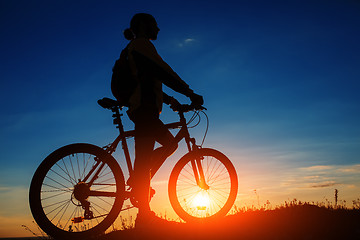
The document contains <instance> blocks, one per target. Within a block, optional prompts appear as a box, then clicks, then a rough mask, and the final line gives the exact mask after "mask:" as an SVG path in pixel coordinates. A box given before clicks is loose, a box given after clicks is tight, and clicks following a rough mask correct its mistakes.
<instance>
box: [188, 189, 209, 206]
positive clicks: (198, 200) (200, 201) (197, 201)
mask: <svg viewBox="0 0 360 240" xmlns="http://www.w3.org/2000/svg"><path fill="white" fill-rule="evenodd" d="M192 204H193V206H194V207H195V208H196V209H197V210H207V209H209V207H210V196H209V194H208V192H206V191H200V192H198V193H197V194H196V196H195V197H194V200H193V201H192Z"/></svg>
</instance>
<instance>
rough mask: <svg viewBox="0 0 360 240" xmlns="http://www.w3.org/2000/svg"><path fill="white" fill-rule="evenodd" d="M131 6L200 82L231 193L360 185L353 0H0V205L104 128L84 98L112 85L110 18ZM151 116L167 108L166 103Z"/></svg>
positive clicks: (21, 212) (351, 191)
mask: <svg viewBox="0 0 360 240" xmlns="http://www.w3.org/2000/svg"><path fill="white" fill-rule="evenodd" d="M137 12H147V13H151V14H153V15H154V16H155V18H156V19H157V21H158V24H159V27H160V29H161V30H160V33H159V38H158V40H156V41H155V42H154V44H155V46H156V47H157V49H158V52H159V53H160V55H161V56H162V57H163V58H164V59H165V60H166V61H167V62H168V63H169V64H170V65H171V66H172V67H173V69H174V70H175V71H176V72H177V73H178V74H179V75H180V76H181V77H182V78H183V79H184V80H185V81H186V82H188V83H189V85H190V86H191V87H192V88H193V89H194V90H195V91H196V92H198V93H199V94H201V95H203V96H204V99H205V106H206V107H207V109H208V111H207V114H208V115H209V117H210V130H209V134H208V137H207V139H206V142H205V145H206V146H209V147H214V148H217V149H219V150H221V151H223V152H225V153H226V154H227V155H229V157H230V158H231V159H232V161H233V162H234V164H235V166H236V168H237V171H238V173H239V180H240V189H239V197H238V198H239V200H238V204H243V203H244V202H246V203H248V204H253V203H254V195H253V192H252V191H253V190H254V189H257V192H258V194H259V195H260V197H261V198H262V199H263V200H265V199H268V200H270V202H275V203H276V202H277V201H278V202H281V201H285V200H287V199H288V198H290V199H292V198H294V197H296V198H298V199H304V200H308V201H323V200H324V199H330V198H332V196H333V190H334V188H338V189H339V198H340V199H341V198H342V199H344V200H346V201H347V202H348V203H351V200H354V199H356V198H358V197H360V196H359V194H358V193H359V190H360V182H359V181H360V179H359V176H360V174H359V173H360V159H359V155H360V126H359V122H360V95H359V87H360V84H359V77H360V68H359V66H360V45H359V42H360V31H359V25H360V3H359V2H358V1H350V0H343V1H340V0H336V1H335V0H334V1H320V0H313V1H300V0H294V1H260V0H259V1H258V0H255V1H229V0H226V1H129V2H127V3H125V2H124V1H52V2H49V1H10V0H5V1H4V0H3V1H0V31H1V36H2V37H1V38H0V53H1V54H0V62H1V64H0V83H1V85H0V86H1V87H0V107H1V118H0V133H1V134H0V144H1V151H0V161H1V164H2V167H1V168H0V204H1V205H2V206H1V208H0V209H1V210H0V217H1V218H2V219H3V218H5V219H7V220H8V222H11V223H14V224H12V225H16V224H15V223H18V222H19V219H27V220H26V221H28V220H29V219H31V215H30V213H29V210H28V206H27V189H28V186H29V184H30V181H31V177H32V174H33V172H34V171H35V169H36V167H37V166H38V165H39V164H40V162H41V161H42V159H43V158H44V157H46V155H48V154H49V153H50V152H52V151H53V150H55V149H56V148H58V147H60V146H62V145H65V144H68V143H73V142H90V143H94V144H97V145H106V144H107V143H109V142H110V141H111V140H112V139H113V138H115V136H116V131H115V128H113V126H112V125H111V115H110V112H107V111H106V110H103V109H101V108H100V107H99V106H98V105H97V103H96V101H97V100H98V99H99V98H102V97H104V96H108V97H111V92H110V78H111V68H112V65H113V63H114V61H115V60H116V58H117V57H118V56H119V53H120V51H121V49H122V48H123V47H124V46H125V45H126V44H127V42H126V41H125V39H124V38H123V36H122V31H123V30H124V29H125V28H127V27H128V26H129V21H130V19H131V17H132V16H133V14H135V13H137ZM166 91H168V93H170V94H171V95H174V96H175V97H178V98H179V99H180V100H182V101H184V102H186V101H187V99H186V98H184V97H182V96H179V95H178V94H177V93H174V92H172V91H171V90H168V89H166ZM162 119H163V120H164V121H165V122H167V121H171V120H175V119H176V115H174V114H173V113H171V111H169V110H167V109H165V110H164V112H163V114H162ZM125 122H126V127H128V128H132V124H131V123H130V122H129V121H128V120H126V119H125ZM203 127H204V126H203V125H202V126H200V127H199V128H198V129H195V130H194V134H195V136H199V137H201V136H202V134H203V130H204V128H203ZM182 153H184V152H182ZM180 155H181V154H180ZM175 157H176V156H175ZM175 157H173V158H175ZM175 161H176V159H173V160H172V161H170V163H169V164H168V165H166V166H164V170H163V173H159V177H158V179H156V181H158V183H159V184H160V183H161V182H163V183H164V182H166V180H167V176H168V175H167V174H168V173H169V171H170V170H169V169H171V167H172V166H173V165H174V163H175ZM163 185H165V186H166V184H163ZM154 200H155V199H154ZM14 202H16V203H17V204H13V203H14ZM10 203H11V204H10ZM156 204H157V203H156V202H155V203H154V206H156ZM20 206H21V207H20ZM159 211H160V212H161V210H159ZM23 221H24V220H23ZM5 229H6V228H2V227H0V235H1V236H8V235H9V233H6V234H7V235H6V234H5Z"/></svg>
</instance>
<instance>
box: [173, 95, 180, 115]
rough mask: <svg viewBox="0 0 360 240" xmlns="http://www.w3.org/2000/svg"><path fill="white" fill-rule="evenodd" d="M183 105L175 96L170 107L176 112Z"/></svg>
mask: <svg viewBox="0 0 360 240" xmlns="http://www.w3.org/2000/svg"><path fill="white" fill-rule="evenodd" d="M180 107H181V104H180V103H179V101H178V100H176V99H175V98H171V100H170V108H171V109H172V110H173V111H174V112H176V111H178V110H179V108H180Z"/></svg>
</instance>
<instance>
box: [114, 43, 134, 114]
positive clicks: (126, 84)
mask: <svg viewBox="0 0 360 240" xmlns="http://www.w3.org/2000/svg"><path fill="white" fill-rule="evenodd" d="M136 86H137V81H136V79H134V77H133V75H132V74H131V68H130V64H129V61H128V48H127V47H126V48H124V49H123V50H122V51H121V54H120V58H119V59H118V60H116V61H115V64H114V67H113V69H112V76H111V92H112V94H113V95H114V97H115V98H116V100H118V102H119V103H120V104H121V105H122V106H127V107H128V106H129V100H130V97H131V95H132V94H133V93H134V91H135V88H136Z"/></svg>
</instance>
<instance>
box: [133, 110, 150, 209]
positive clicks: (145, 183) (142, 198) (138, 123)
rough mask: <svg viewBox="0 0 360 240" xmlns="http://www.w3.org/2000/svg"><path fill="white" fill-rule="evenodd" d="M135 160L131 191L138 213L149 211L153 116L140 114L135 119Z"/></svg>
mask: <svg viewBox="0 0 360 240" xmlns="http://www.w3.org/2000/svg"><path fill="white" fill-rule="evenodd" d="M134 122H135V162H134V176H132V177H131V178H132V180H131V181H132V182H133V186H132V187H133V191H134V194H135V198H136V200H137V201H138V204H139V213H142V212H150V206H149V189H150V159H151V156H152V152H153V149H154V145H155V137H154V131H152V130H153V129H154V128H153V127H152V125H153V124H152V123H153V122H154V117H153V116H151V115H148V114H142V115H141V116H138V117H137V118H136V119H135V121H134Z"/></svg>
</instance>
